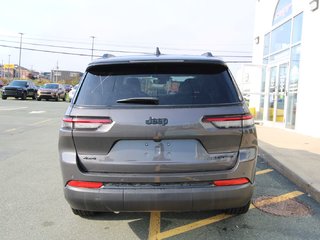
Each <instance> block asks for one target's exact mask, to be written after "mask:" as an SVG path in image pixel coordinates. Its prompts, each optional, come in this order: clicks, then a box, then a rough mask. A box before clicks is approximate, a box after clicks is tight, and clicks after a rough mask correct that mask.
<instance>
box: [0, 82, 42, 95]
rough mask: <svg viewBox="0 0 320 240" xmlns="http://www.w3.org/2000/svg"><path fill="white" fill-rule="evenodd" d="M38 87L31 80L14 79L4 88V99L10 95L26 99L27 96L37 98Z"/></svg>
mask: <svg viewBox="0 0 320 240" xmlns="http://www.w3.org/2000/svg"><path fill="white" fill-rule="evenodd" d="M36 96H37V88H36V86H35V85H34V83H33V82H32V81H30V80H14V81H12V82H11V83H10V84H9V85H8V86H5V87H3V88H2V99H3V100H5V99H7V98H8V97H15V98H17V99H18V98H21V99H22V100H25V99H26V98H27V97H32V99H36Z"/></svg>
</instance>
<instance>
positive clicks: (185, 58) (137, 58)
mask: <svg viewBox="0 0 320 240" xmlns="http://www.w3.org/2000/svg"><path fill="white" fill-rule="evenodd" d="M159 53H160V52H159ZM141 62H158V63H159V62H163V63H169V62H192V63H215V64H221V65H225V62H224V61H223V60H221V59H219V58H217V57H214V56H213V55H212V54H211V53H210V52H207V53H204V54H202V55H177V54H157V53H156V54H150V55H130V56H128V55H127V56H113V55H110V54H104V56H103V57H102V58H98V59H96V60H94V61H92V62H91V63H89V65H88V68H90V67H92V66H97V65H106V64H107V65H108V64H125V63H141Z"/></svg>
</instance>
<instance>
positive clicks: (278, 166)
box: [259, 146, 320, 203]
mask: <svg viewBox="0 0 320 240" xmlns="http://www.w3.org/2000/svg"><path fill="white" fill-rule="evenodd" d="M259 156H260V157H261V158H262V159H263V160H264V161H265V162H267V163H268V164H269V165H270V166H271V167H273V168H274V169H275V170H277V171H278V172H279V173H281V174H282V175H283V176H285V177H287V178H288V179H289V180H290V181H291V182H293V183H294V184H296V185H297V186H299V187H300V188H302V189H303V190H304V191H305V192H306V193H308V194H310V195H311V197H312V198H313V199H314V200H316V201H317V202H319V203H320V192H319V190H318V189H316V188H315V187H313V186H312V185H310V183H309V182H307V181H306V180H304V179H303V178H301V177H300V176H298V175H297V174H296V173H295V172H294V171H292V170H291V169H289V168H288V167H286V166H285V165H284V164H282V163H281V162H280V161H278V160H277V159H276V158H275V157H273V156H272V155H271V154H269V153H268V152H267V151H265V150H263V149H262V148H261V147H260V146H259Z"/></svg>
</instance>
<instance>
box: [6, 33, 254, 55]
mask: <svg viewBox="0 0 320 240" xmlns="http://www.w3.org/2000/svg"><path fill="white" fill-rule="evenodd" d="M0 36H3V37H10V38H17V37H16V36H8V35H2V34H0ZM24 39H29V40H40V41H46V42H63V43H71V44H86V45H89V44H90V43H89V42H80V41H70V40H59V39H45V38H30V37H25V38H24ZM1 41H5V40H1ZM29 44H33V45H36V44H39V43H29ZM96 44H97V45H104V46H105V45H108V46H114V47H121V48H123V47H128V48H138V49H153V48H154V46H153V47H149V46H141V45H140V46H139V45H135V44H114V43H110V42H109V43H106V42H105V41H104V42H103V43H101V42H100V43H99V42H97V43H96ZM46 45H47V46H52V45H50V44H43V46H46ZM214 45H215V46H242V45H248V44H232V45H231V44H214ZM55 46H58V45H53V47H55ZM61 47H62V48H72V47H66V46H61ZM161 48H162V49H167V50H174V51H197V52H207V51H208V48H206V49H199V48H188V49H186V48H175V47H165V46H163V47H161ZM75 49H76V48H75ZM78 49H84V50H91V49H88V48H81V47H79V48H78ZM94 50H96V51H105V50H104V49H94ZM213 52H214V53H239V54H247V53H249V54H250V53H252V52H251V51H232V50H216V51H213ZM137 53H142V54H144V53H145V52H141V51H140V52H137Z"/></svg>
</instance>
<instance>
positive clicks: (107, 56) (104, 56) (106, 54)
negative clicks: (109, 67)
mask: <svg viewBox="0 0 320 240" xmlns="http://www.w3.org/2000/svg"><path fill="white" fill-rule="evenodd" d="M102 57H103V58H110V57H115V55H112V54H109V53H105V54H103V55H102Z"/></svg>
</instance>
